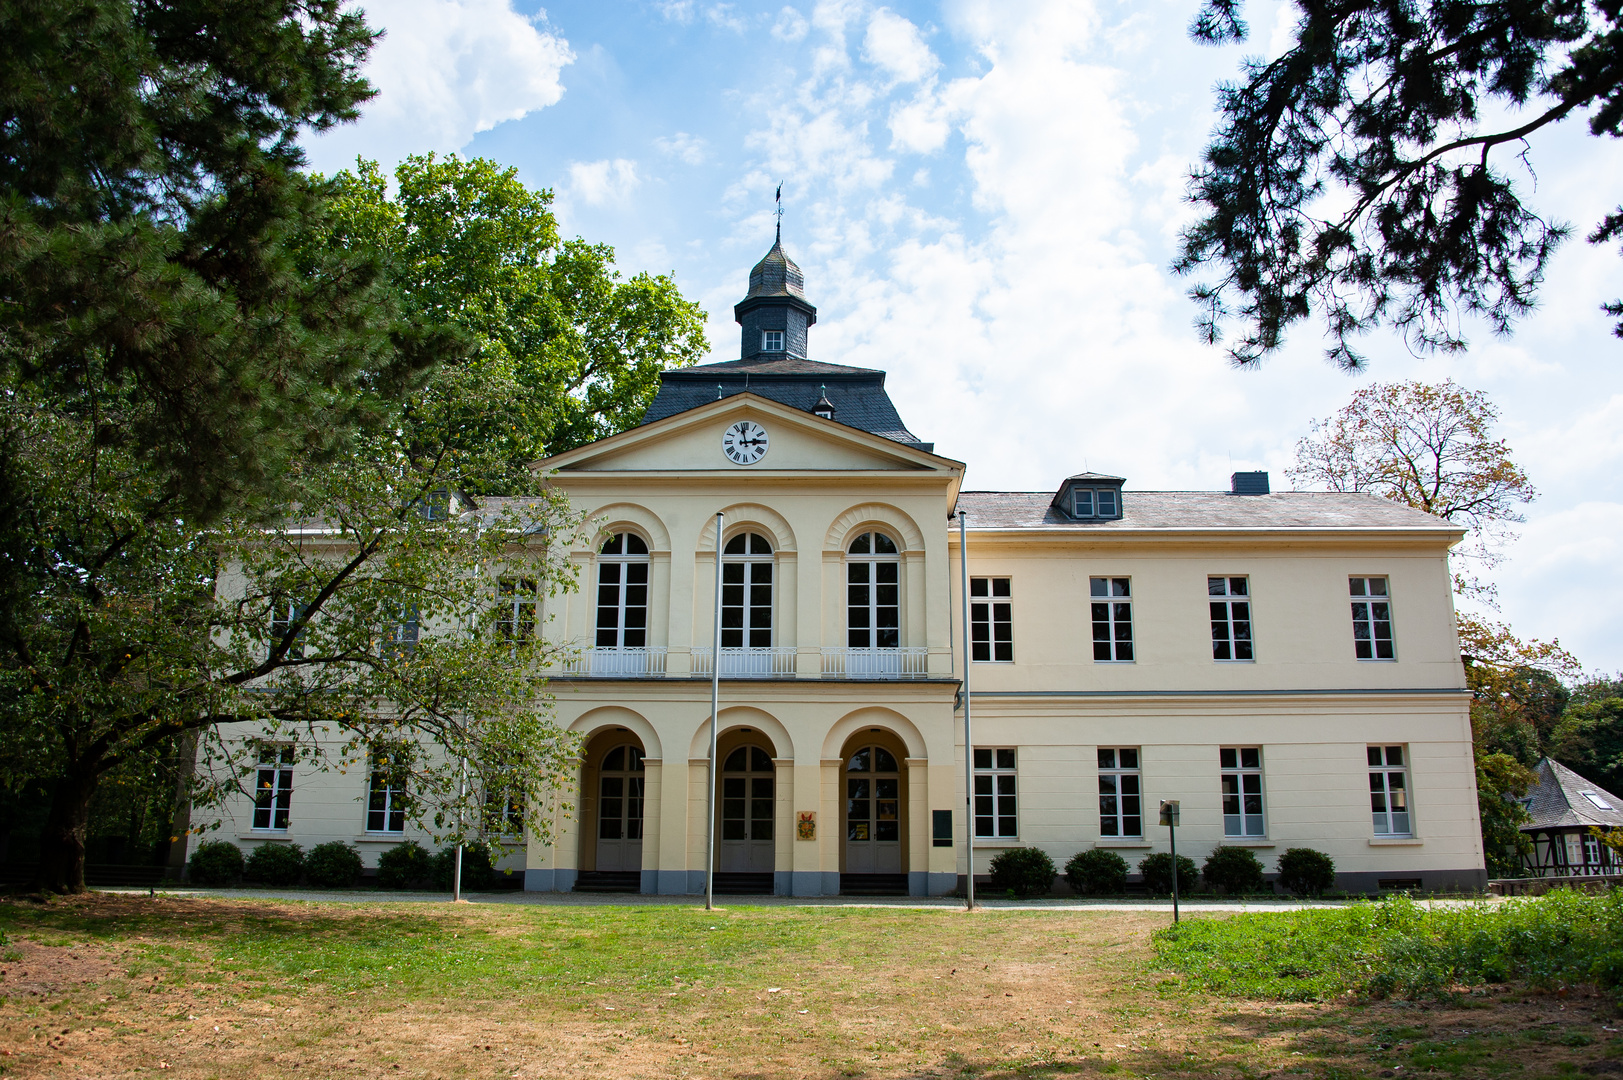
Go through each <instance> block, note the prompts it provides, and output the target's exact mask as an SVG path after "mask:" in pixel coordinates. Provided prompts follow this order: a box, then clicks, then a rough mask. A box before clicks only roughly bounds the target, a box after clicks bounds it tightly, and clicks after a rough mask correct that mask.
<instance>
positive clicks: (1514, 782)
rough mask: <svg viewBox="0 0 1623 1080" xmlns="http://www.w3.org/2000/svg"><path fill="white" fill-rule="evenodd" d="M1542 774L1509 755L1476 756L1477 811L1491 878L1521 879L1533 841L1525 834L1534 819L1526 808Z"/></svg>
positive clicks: (1483, 754)
mask: <svg viewBox="0 0 1623 1080" xmlns="http://www.w3.org/2000/svg"><path fill="white" fill-rule="evenodd" d="M1536 783H1538V774H1537V773H1535V772H1534V771H1533V770H1532V769H1529V768H1528V767H1527V766H1526V765H1523V764H1522V763H1521V762H1519V761H1517V760H1516V759H1515V758H1514V757H1511V756H1510V755H1509V754H1506V753H1491V754H1485V753H1481V752H1478V754H1477V755H1476V795H1477V810H1478V813H1479V814H1480V815H1481V818H1482V854H1483V856H1484V858H1485V860H1486V862H1487V864H1488V876H1489V877H1521V876H1523V875H1524V874H1525V872H1526V870H1525V865H1524V863H1523V861H1522V859H1523V857H1524V856H1526V855H1529V854H1531V853H1532V851H1533V841H1532V840H1531V839H1529V838H1528V836H1527V834H1526V833H1524V832H1522V831H1521V829H1522V826H1523V825H1526V824H1527V823H1528V822H1530V821H1532V820H1533V819H1532V816H1531V815H1529V814H1528V812H1527V809H1526V808H1525V807H1523V806H1522V804H1521V800H1522V799H1524V798H1526V797H1527V793H1528V792H1529V791H1531V790H1532V788H1533V785H1534V784H1536Z"/></svg>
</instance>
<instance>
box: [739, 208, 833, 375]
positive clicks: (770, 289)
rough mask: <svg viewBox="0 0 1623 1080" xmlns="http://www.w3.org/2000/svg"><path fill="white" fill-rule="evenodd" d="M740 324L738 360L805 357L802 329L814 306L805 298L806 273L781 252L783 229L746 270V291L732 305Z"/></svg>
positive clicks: (813, 318)
mask: <svg viewBox="0 0 1623 1080" xmlns="http://www.w3.org/2000/svg"><path fill="white" fill-rule="evenodd" d="M733 318H735V319H737V320H738V324H739V325H740V326H741V327H743V328H744V332H743V343H742V348H741V350H740V352H739V354H738V355H739V359H741V360H783V359H788V358H791V357H792V358H796V359H800V360H804V359H805V358H806V330H807V328H808V327H810V326H811V325H812V324H813V323H815V322H816V321H817V309H816V308H815V307H813V306H812V305H811V304H808V303H807V302H806V277H805V275H804V274H802V273H801V272H800V267H798V266H796V265H795V264H794V260H792V259H790V258H789V256H788V255H785V254H784V252H783V232H782V228H781V226H780V228H779V232H778V236H777V239H776V240H775V241H774V242H773V244H772V250H771V251H769V252H767V253H766V257H765V258H763V259H762V260H761V261H760V262H758V263H756V264H755V268H754V269H753V270H751V271H750V287H749V293H748V294H747V295H746V296H745V297H744V299H743V300H741V301H739V302H738V303H737V304H736V305H734V307H733Z"/></svg>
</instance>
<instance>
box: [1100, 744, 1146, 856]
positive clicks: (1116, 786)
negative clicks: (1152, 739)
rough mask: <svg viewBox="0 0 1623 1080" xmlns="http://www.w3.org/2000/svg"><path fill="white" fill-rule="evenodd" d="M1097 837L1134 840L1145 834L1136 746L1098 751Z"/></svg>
mask: <svg viewBox="0 0 1623 1080" xmlns="http://www.w3.org/2000/svg"><path fill="white" fill-rule="evenodd" d="M1099 835H1100V836H1101V837H1106V838H1111V837H1115V838H1125V837H1131V838H1134V839H1137V838H1138V837H1141V836H1143V835H1144V804H1143V793H1142V792H1141V791H1140V790H1139V772H1138V749H1137V748H1136V747H1108V748H1107V747H1100V748H1099Z"/></svg>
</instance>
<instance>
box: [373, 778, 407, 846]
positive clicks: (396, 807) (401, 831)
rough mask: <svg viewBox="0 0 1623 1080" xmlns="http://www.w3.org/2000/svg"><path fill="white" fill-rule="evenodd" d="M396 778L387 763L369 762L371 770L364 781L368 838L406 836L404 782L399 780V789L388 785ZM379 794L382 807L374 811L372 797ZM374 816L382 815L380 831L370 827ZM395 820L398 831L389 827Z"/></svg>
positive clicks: (402, 779)
mask: <svg viewBox="0 0 1623 1080" xmlns="http://www.w3.org/2000/svg"><path fill="white" fill-rule="evenodd" d="M397 776H398V774H397V773H396V772H395V770H394V769H392V768H391V767H390V766H389V765H388V764H387V763H380V762H378V761H377V760H373V761H372V762H371V768H370V769H369V770H368V771H367V780H366V830H365V831H366V833H367V834H368V835H370V836H404V835H405V834H406V787H405V780H404V778H403V777H401V778H400V779H401V785H400V786H399V787H393V786H391V784H390V780H391V779H393V778H395V777H397ZM379 794H381V795H382V796H383V806H382V808H381V809H374V808H373V805H372V803H373V799H374V796H376V795H379ZM374 814H382V815H383V819H382V820H383V827H382V828H380V829H375V828H373V827H372V822H373V817H372V815H374ZM397 820H398V822H399V824H400V827H399V828H398V829H396V828H391V827H390V826H391V825H393V824H394V823H395V822H396V821H397Z"/></svg>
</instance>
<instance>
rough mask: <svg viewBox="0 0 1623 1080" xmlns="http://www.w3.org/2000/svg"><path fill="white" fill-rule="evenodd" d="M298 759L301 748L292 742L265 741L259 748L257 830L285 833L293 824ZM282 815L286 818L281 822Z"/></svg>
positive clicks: (255, 812) (256, 781) (255, 816)
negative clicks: (294, 772)
mask: <svg viewBox="0 0 1623 1080" xmlns="http://www.w3.org/2000/svg"><path fill="white" fill-rule="evenodd" d="M297 760H298V749H297V748H296V747H295V746H294V745H293V744H292V743H264V744H262V745H261V746H260V747H259V765H258V769H257V773H256V776H255V783H254V818H253V822H254V823H253V831H254V832H277V833H285V832H287V831H288V829H290V828H292V827H293V766H294V764H295V762H297ZM261 815H263V820H264V822H265V823H264V824H263V825H261V824H260V821H261ZM278 816H280V817H281V819H282V821H281V824H279V825H278V824H277V823H276V819H277V817H278Z"/></svg>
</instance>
